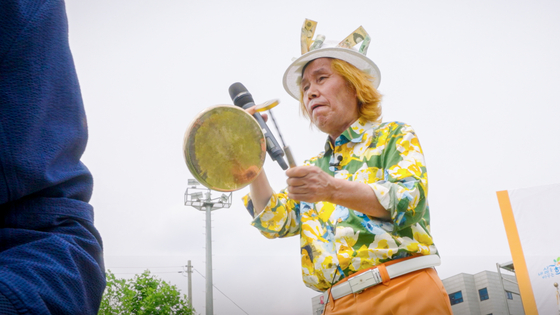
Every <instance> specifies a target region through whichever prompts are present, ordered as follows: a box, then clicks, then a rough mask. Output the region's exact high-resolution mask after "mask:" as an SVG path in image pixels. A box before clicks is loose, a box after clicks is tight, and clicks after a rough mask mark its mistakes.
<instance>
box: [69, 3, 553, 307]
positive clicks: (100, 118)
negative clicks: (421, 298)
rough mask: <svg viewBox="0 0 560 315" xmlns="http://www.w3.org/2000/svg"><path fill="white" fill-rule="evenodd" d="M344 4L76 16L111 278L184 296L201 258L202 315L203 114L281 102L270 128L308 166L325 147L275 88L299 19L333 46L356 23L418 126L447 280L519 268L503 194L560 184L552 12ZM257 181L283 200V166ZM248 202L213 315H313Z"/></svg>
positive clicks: (285, 253)
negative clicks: (199, 177)
mask: <svg viewBox="0 0 560 315" xmlns="http://www.w3.org/2000/svg"><path fill="white" fill-rule="evenodd" d="M342 3H343V2H341V1H300V0H297V1H296V0H284V1H275V2H271V1H225V0H224V1H212V0H208V1H192V0H191V1H179V0H158V1H156V0H140V1H139V0H134V1H133V0H98V1H78V0H68V1H67V10H68V18H69V23H70V45H71V49H72V51H73V54H74V59H75V63H76V68H77V71H78V77H79V79H80V84H81V88H82V93H83V98H84V103H85V107H86V112H87V115H88V123H89V135H90V137H89V143H88V147H87V150H86V153H85V155H84V157H83V161H84V163H85V164H86V165H87V166H88V167H89V168H90V170H91V171H92V173H93V175H94V179H95V187H94V194H93V198H92V200H91V203H92V204H93V206H94V207H95V218H96V225H97V228H98V229H99V231H100V232H101V234H102V237H103V239H104V247H105V258H106V268H107V269H111V270H112V271H113V272H115V273H116V274H117V276H118V277H132V276H133V274H134V273H140V272H142V271H143V270H145V269H150V270H151V271H152V272H153V273H154V274H156V275H158V276H159V277H161V278H163V279H165V280H167V281H170V282H171V283H173V284H176V285H177V286H178V287H179V288H180V289H181V290H182V291H183V292H184V293H186V292H187V278H185V277H183V276H182V275H181V274H179V273H178V271H180V270H181V267H180V266H182V265H186V263H187V260H191V261H192V264H193V265H194V268H195V269H196V271H195V273H194V274H193V295H194V297H193V298H194V306H195V308H196V310H197V311H198V312H199V313H201V314H204V313H205V292H204V290H205V286H204V278H203V275H204V273H205V267H204V263H205V258H204V257H205V248H204V246H205V244H204V240H205V236H204V224H205V214H204V213H203V212H199V211H198V210H195V209H193V208H190V207H186V206H184V205H183V195H184V192H185V189H186V187H187V179H189V178H192V176H191V175H190V173H189V171H188V168H187V166H186V164H185V162H184V158H183V154H182V142H183V136H184V133H185V130H186V129H187V127H188V126H189V124H190V123H191V121H192V120H193V119H194V118H195V117H196V115H197V114H198V113H199V112H201V111H202V110H204V109H205V108H207V107H209V106H213V105H217V104H231V103H232V102H231V100H230V98H229V94H228V87H229V86H230V85H231V84H232V83H234V82H238V81H239V82H242V83H243V84H244V85H245V86H246V87H247V88H248V89H249V91H250V92H251V93H252V94H253V97H254V98H255V101H256V102H257V103H259V102H264V101H266V100H269V99H272V98H279V99H280V100H281V104H280V105H279V106H278V107H276V108H275V109H274V115H275V118H276V120H277V122H278V124H279V127H280V128H281V131H282V134H283V136H284V139H285V140H286V142H287V144H289V145H290V147H291V148H292V151H293V152H294V155H295V157H296V160H297V162H298V164H301V163H302V162H303V160H304V159H305V158H309V157H311V156H314V155H316V154H317V153H319V152H320V151H321V150H322V148H323V144H324V140H325V138H326V136H325V135H324V134H321V133H320V132H318V131H316V130H313V129H310V128H309V127H308V126H309V123H308V122H307V121H306V120H305V119H304V118H302V117H300V115H299V112H298V106H297V102H296V101H295V100H293V99H291V97H290V96H289V95H288V94H287V93H286V92H285V91H284V89H283V87H282V83H281V82H282V81H281V79H282V75H283V73H284V70H285V69H286V67H287V66H288V65H289V64H290V61H291V59H292V58H293V57H298V56H299V54H300V44H299V34H300V28H301V25H302V23H303V21H304V19H305V18H309V19H312V20H315V21H317V22H318V25H317V31H316V34H324V35H326V37H327V39H343V38H344V37H346V36H347V35H348V34H350V33H351V32H352V31H353V30H355V29H356V28H357V27H358V26H360V25H362V26H363V27H364V28H365V29H366V30H367V31H368V33H369V34H370V36H371V37H372V42H371V45H370V48H369V51H368V56H369V57H370V58H371V59H372V60H373V61H374V62H375V63H376V64H377V65H378V66H379V68H380V70H381V77H382V79H381V85H380V87H379V90H380V91H381V93H382V94H383V95H384V100H383V120H384V121H395V120H398V121H403V122H406V123H408V124H410V125H412V126H413V127H414V129H415V130H416V132H417V134H418V136H419V138H420V142H421V145H422V147H423V149H424V153H425V156H426V161H427V167H428V174H429V183H430V185H429V187H430V191H429V201H430V208H431V216H432V234H433V235H434V238H435V244H436V246H437V247H438V249H439V251H440V253H441V257H442V265H441V266H440V267H439V268H438V272H439V274H440V276H441V278H447V277H450V276H453V275H455V274H457V273H461V272H465V273H471V274H474V273H478V272H480V271H483V270H491V271H495V270H496V265H495V264H496V263H502V262H506V261H510V260H511V254H510V252H509V247H508V243H507V239H506V234H505V230H504V226H503V222H502V218H501V214H500V209H499V206H498V202H497V198H496V191H499V190H508V189H516V188H524V187H532V186H540V185H546V184H552V183H558V182H560V179H559V178H560V169H559V167H558V158H559V153H560V148H559V146H558V143H559V140H558V135H559V134H560V124H559V118H560V115H559V114H560V110H559V108H560V106H559V105H560V104H559V103H560V102H559V101H558V99H559V96H558V91H559V87H560V58H559V57H558V56H560V19H559V18H558V16H560V2H559V1H557V0H549V1H546V0H532V1H520V0H513V1H512V0H507V1H506V0H502V1H490V0H474V1H473V0H470V1H444V0H441V1H431V0H427V1H412V0H410V1H408V0H407V1H401V0H398V1H378V0H367V1H365V0H363V1H345V2H344V4H342ZM264 168H265V170H266V171H267V174H268V177H269V179H270V180H271V183H272V186H273V187H274V188H275V189H277V190H279V189H281V188H283V187H284V186H285V179H286V177H285V175H284V172H283V171H282V170H281V169H280V167H279V166H278V165H277V164H276V163H273V162H271V161H270V159H268V160H267V162H266V163H265V167H264ZM247 191H248V189H243V190H240V191H237V192H234V193H233V200H234V201H233V205H232V207H231V208H230V209H222V210H218V211H215V212H213V213H212V215H213V216H212V224H213V230H212V233H213V253H214V256H213V257H214V258H213V259H214V261H213V263H214V264H213V266H214V276H213V277H214V284H215V285H216V286H217V287H218V288H219V289H220V291H222V292H223V293H224V294H225V295H226V296H227V297H226V296H224V295H223V294H222V293H220V292H219V291H214V299H215V303H214V312H215V314H228V315H229V314H233V315H235V314H246V313H247V314H251V315H257V314H296V315H298V314H304V315H305V314H311V297H313V296H316V295H317V293H316V292H314V291H312V290H311V289H307V288H306V287H305V286H304V285H303V282H302V281H301V271H300V260H299V239H298V238H290V239H281V240H268V239H265V238H264V237H263V236H261V235H260V234H259V233H258V232H257V230H256V229H254V228H253V227H251V226H250V222H251V218H250V216H249V215H248V214H247V212H246V210H245V209H244V208H243V205H242V202H241V197H242V196H243V195H245V194H246V193H247ZM217 195H218V194H217ZM535 214H536V215H538V209H535ZM537 233H541V234H543V238H546V237H549V236H550V237H552V231H537ZM547 233H550V235H547ZM228 298H229V299H228ZM230 299H231V300H230ZM232 301H233V302H232ZM233 303H235V304H237V305H238V306H239V307H238V306H236V305H235V304H233Z"/></svg>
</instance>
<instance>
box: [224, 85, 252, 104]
mask: <svg viewBox="0 0 560 315" xmlns="http://www.w3.org/2000/svg"><path fill="white" fill-rule="evenodd" d="M229 96H230V97H231V100H232V101H233V104H235V106H239V107H244V106H245V105H246V104H248V103H251V104H250V105H251V106H253V105H254V103H255V101H254V100H253V96H252V95H251V93H249V91H247V88H246V87H245V86H244V85H243V84H241V83H239V82H235V83H234V84H232V85H231V86H230V87H229Z"/></svg>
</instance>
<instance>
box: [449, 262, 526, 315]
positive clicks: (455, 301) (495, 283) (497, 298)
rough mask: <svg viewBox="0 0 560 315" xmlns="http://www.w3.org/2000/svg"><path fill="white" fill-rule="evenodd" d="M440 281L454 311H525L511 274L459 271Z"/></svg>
mask: <svg viewBox="0 0 560 315" xmlns="http://www.w3.org/2000/svg"><path fill="white" fill-rule="evenodd" d="M500 275H501V276H502V277H503V281H501V279H500ZM442 282H443V285H444V286H445V290H446V291H447V293H448V294H449V300H450V301H451V308H452V309H453V314H454V315H475V314H476V315H478V314H480V315H524V314H525V312H524V311H523V304H522V303H521V297H520V295H519V287H518V286H517V281H516V278H515V276H513V275H508V274H503V273H498V272H493V271H487V270H486V271H482V272H479V273H477V274H475V275H470V274H466V273H460V274H458V275H455V276H452V277H449V278H447V279H443V280H442Z"/></svg>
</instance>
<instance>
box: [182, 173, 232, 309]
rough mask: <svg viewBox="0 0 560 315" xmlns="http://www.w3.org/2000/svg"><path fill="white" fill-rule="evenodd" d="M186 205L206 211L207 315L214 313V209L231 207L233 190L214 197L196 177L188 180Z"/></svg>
mask: <svg viewBox="0 0 560 315" xmlns="http://www.w3.org/2000/svg"><path fill="white" fill-rule="evenodd" d="M185 206H191V207H193V208H195V209H198V210H200V211H205V212H206V315H213V314H214V303H213V301H214V296H213V281H212V222H211V219H212V215H211V212H212V210H218V209H222V208H229V207H231V192H229V193H222V195H221V196H220V197H217V198H212V191H211V190H210V189H208V188H205V187H201V186H200V183H199V182H197V181H196V180H194V179H189V180H188V187H187V191H186V192H185Z"/></svg>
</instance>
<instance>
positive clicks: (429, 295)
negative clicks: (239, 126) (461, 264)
mask: <svg viewBox="0 0 560 315" xmlns="http://www.w3.org/2000/svg"><path fill="white" fill-rule="evenodd" d="M314 46H318V47H312V50H311V51H309V52H307V53H305V54H304V55H302V56H301V57H300V58H298V59H297V60H295V61H294V62H293V63H292V64H291V65H290V66H289V67H288V69H287V70H286V72H285V74H284V80H283V82H284V88H285V89H286V91H287V92H288V93H289V94H290V95H291V96H292V97H294V98H296V99H299V101H300V105H301V109H302V112H303V113H304V115H305V116H307V117H309V119H310V120H311V122H312V123H313V124H314V125H315V126H317V128H319V129H320V130H321V131H323V132H325V133H326V134H328V138H327V141H326V143H325V151H324V152H322V153H320V154H319V155H318V156H316V157H313V158H311V159H309V160H307V161H306V162H305V165H304V166H299V167H293V168H290V169H288V170H287V171H286V175H287V176H288V180H287V184H288V187H287V188H286V189H284V190H282V191H280V193H274V191H273V190H272V188H271V186H270V184H269V183H268V180H267V178H266V175H265V173H264V171H263V172H261V173H260V174H259V176H258V177H257V178H256V179H255V181H253V182H252V184H251V189H250V194H249V195H247V196H246V197H245V198H244V201H245V205H246V207H247V209H248V210H249V212H250V214H251V215H253V217H254V221H253V223H252V224H253V225H254V226H255V227H257V228H258V229H259V230H260V231H261V233H262V234H263V235H264V236H266V237H268V238H277V237H288V236H295V235H299V236H300V238H301V264H302V276H303V281H304V283H305V284H306V285H307V286H308V287H310V288H312V289H314V290H317V291H321V292H325V293H324V294H325V299H324V300H325V301H327V302H326V306H325V310H324V314H337V315H340V314H406V315H410V314H452V311H451V305H450V302H449V298H448V295H447V293H446V292H445V289H444V287H443V284H442V282H441V280H440V279H439V277H438V276H437V273H436V272H435V270H434V268H433V267H434V266H436V265H439V263H440V260H439V256H438V252H437V249H436V247H435V245H434V242H433V240H432V236H431V234H430V225H429V219H430V216H429V210H428V201H427V194H428V178H427V173H426V166H425V162H424V155H423V152H422V149H421V147H420V143H419V141H418V138H417V136H416V133H415V132H414V130H413V129H412V127H410V126H409V125H406V124H403V123H399V122H384V123H382V122H381V119H380V116H381V107H380V100H381V95H380V94H379V92H378V91H377V87H378V86H379V81H380V73H379V69H378V68H377V66H376V65H375V63H373V61H371V60H370V59H369V58H368V57H366V56H365V55H364V54H363V53H360V52H359V51H356V50H355V49H353V48H346V47H341V46H343V45H338V46H336V45H332V44H330V43H329V42H328V41H325V42H324V43H323V44H322V45H314ZM313 48H314V49H313Z"/></svg>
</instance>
